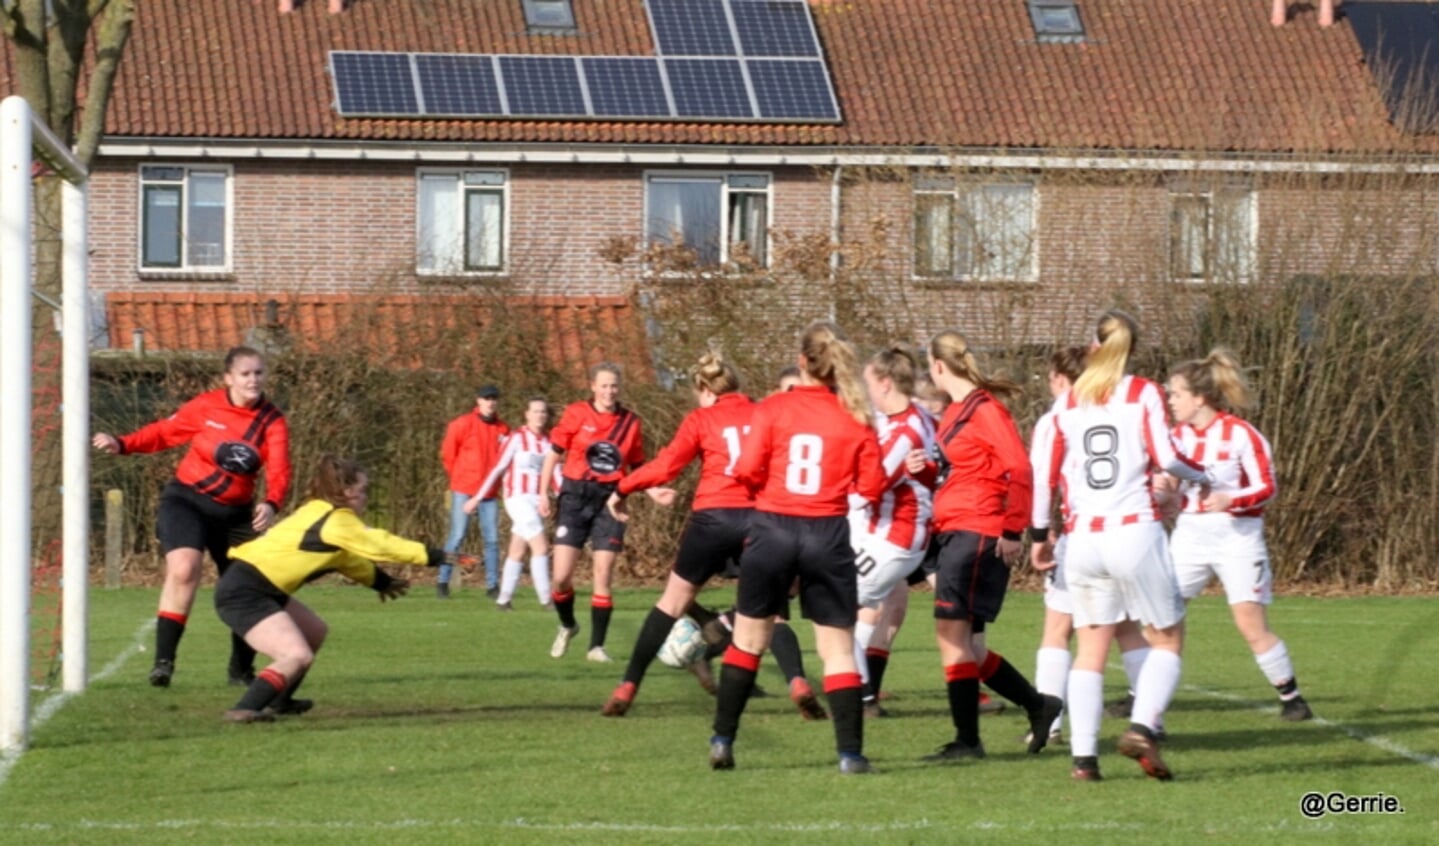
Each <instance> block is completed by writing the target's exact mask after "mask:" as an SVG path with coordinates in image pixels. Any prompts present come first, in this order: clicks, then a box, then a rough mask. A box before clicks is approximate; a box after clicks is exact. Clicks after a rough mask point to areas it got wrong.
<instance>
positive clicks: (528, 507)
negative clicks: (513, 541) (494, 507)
mask: <svg viewBox="0 0 1439 846" xmlns="http://www.w3.org/2000/svg"><path fill="white" fill-rule="evenodd" d="M505 513H506V514H508V515H510V531H511V532H514V533H515V534H517V535H519V536H520V537H522V538H524V539H525V540H530V539H532V538H536V537H538V536H540V535H543V534H544V533H545V518H543V517H541V516H540V495H539V494H515V495H513V496H508V497H505Z"/></svg>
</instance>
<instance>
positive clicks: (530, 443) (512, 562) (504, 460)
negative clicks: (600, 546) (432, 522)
mask: <svg viewBox="0 0 1439 846" xmlns="http://www.w3.org/2000/svg"><path fill="white" fill-rule="evenodd" d="M549 419H550V406H549V403H547V402H546V401H545V398H544V397H530V398H529V400H527V401H526V403H525V425H523V426H521V427H520V428H518V429H516V430H515V431H513V432H511V433H510V434H509V435H508V436H506V438H505V441H504V444H503V445H502V446H501V448H500V457H499V459H498V460H497V461H496V462H495V466H494V467H493V468H492V469H491V470H490V474H489V475H488V476H486V477H485V480H484V482H482V483H481V484H480V488H479V490H477V491H475V495H474V496H472V497H470V499H469V500H467V501H466V502H465V505H464V510H465V513H466V514H473V513H474V512H475V509H477V508H479V506H480V503H481V502H482V501H484V499H485V498H486V497H488V496H490V494H491V492H492V491H493V490H494V489H495V485H496V484H500V485H501V486H502V487H501V489H502V490H503V492H504V503H505V513H506V514H508V515H509V516H510V546H509V549H508V550H507V551H506V554H505V563H504V567H503V569H502V570H501V572H500V595H499V596H498V597H497V598H496V603H497V605H496V607H497V608H499V609H501V610H503V611H509V610H510V609H511V608H512V607H513V606H512V605H511V604H510V603H511V601H512V600H513V599H514V596H515V587H516V586H517V585H518V584H519V583H520V574H521V572H523V570H524V566H525V565H524V563H523V560H522V556H524V554H525V549H526V548H527V547H528V548H529V551H530V578H531V579H533V580H534V583H535V593H536V594H538V595H539V597H540V604H541V605H543V606H545V607H546V608H548V607H549V605H550V602H551V598H550V546H549V542H548V541H546V539H545V519H544V518H543V517H541V516H540V470H542V469H543V468H544V466H545V456H546V455H547V454H549V452H550V439H549V438H548V437H546V436H545V424H546V423H548V422H549Z"/></svg>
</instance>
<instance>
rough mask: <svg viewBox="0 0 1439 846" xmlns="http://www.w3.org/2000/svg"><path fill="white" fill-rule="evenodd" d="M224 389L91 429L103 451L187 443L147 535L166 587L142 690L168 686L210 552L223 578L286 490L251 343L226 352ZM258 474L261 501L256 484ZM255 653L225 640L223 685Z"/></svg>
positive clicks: (280, 442) (281, 435) (286, 457)
mask: <svg viewBox="0 0 1439 846" xmlns="http://www.w3.org/2000/svg"><path fill="white" fill-rule="evenodd" d="M224 382H225V387H223V388H220V389H217V390H214V391H209V392H207V393H203V394H201V395H199V396H198V397H195V398H194V399H192V400H190V401H189V402H187V403H185V404H184V405H182V406H180V409H179V410H178V411H176V412H175V413H174V414H173V415H171V416H170V417H167V418H165V419H164V420H157V421H156V422H154V423H151V424H149V425H147V426H144V427H142V428H140V429H137V430H136V431H134V432H132V433H130V434H128V435H121V436H119V437H116V436H114V435H111V434H108V433H105V432H100V433H97V434H96V435H95V437H94V439H93V443H94V445H95V448H96V449H100V450H103V451H105V452H108V453H110V454H111V455H123V454H126V453H143V452H159V451H161V450H166V449H170V448H172V447H177V446H179V445H181V444H188V445H189V447H190V448H189V450H187V451H186V452H185V455H184V457H183V458H181V459H180V464H179V466H178V467H176V468H175V478H174V479H173V480H172V481H171V482H170V483H169V484H167V485H166V486H165V489H164V491H163V492H162V493H161V494H160V507H159V516H158V518H157V520H156V527H155V528H156V534H157V535H158V536H159V539H160V548H161V549H162V550H163V551H164V553H165V585H164V587H163V588H161V590H160V610H159V614H158V619H157V621H156V626H155V665H154V667H153V668H152V669H151V670H150V684H152V685H154V686H155V687H169V686H170V678H171V676H173V675H174V673H175V655H176V652H177V650H178V648H179V646H180V638H181V636H182V635H184V634H185V624H186V623H187V622H188V620H189V616H190V608H191V606H193V605H194V604H195V590H196V589H197V588H198V587H199V585H200V574H201V572H202V569H203V566H204V562H205V551H206V550H209V552H210V558H211V559H213V560H214V562H215V567H216V568H217V569H218V570H219V571H220V574H221V575H224V573H225V570H226V569H227V568H228V567H229V566H230V556H229V549H230V546H231V545H233V544H236V543H239V542H241V541H244V540H248V539H249V538H251V537H254V536H255V535H256V534H258V533H260V532H263V531H264V530H265V529H267V528H269V526H270V524H272V523H273V522H274V521H275V515H276V514H277V513H279V511H280V507H281V506H282V505H283V504H284V502H285V496H286V495H287V494H288V493H289V491H290V429H289V426H288V425H287V424H286V423H285V415H284V414H282V413H281V412H280V409H278V408H276V407H275V406H274V404H273V403H271V402H270V401H269V400H267V399H265V391H264V388H265V360H264V358H263V357H262V356H261V355H260V353H259V351H257V350H254V349H251V348H250V347H235V348H233V349H231V350H230V351H229V352H228V353H226V355H225V372H224ZM261 471H264V474H265V500H264V501H263V502H261V503H259V504H258V505H257V504H256V503H255V485H256V480H257V478H258V477H259V475H260V472H261ZM254 661H255V650H253V649H251V648H250V647H249V646H248V645H247V644H246V643H245V641H244V639H243V638H241V637H240V636H239V635H234V636H232V637H231V643H230V668H229V672H230V683H231V684H240V685H243V684H249V683H250V680H251V678H253V676H254V674H255V666H254Z"/></svg>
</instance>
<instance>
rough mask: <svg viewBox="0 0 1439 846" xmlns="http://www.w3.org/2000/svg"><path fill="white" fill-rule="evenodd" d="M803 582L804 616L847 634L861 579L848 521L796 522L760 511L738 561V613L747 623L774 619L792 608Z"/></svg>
mask: <svg viewBox="0 0 1439 846" xmlns="http://www.w3.org/2000/svg"><path fill="white" fill-rule="evenodd" d="M795 577H798V578H799V604H800V612H801V613H802V614H803V615H804V616H805V617H808V618H809V619H810V620H812V621H813V622H814V623H815V624H817V625H821V626H834V627H837V628H849V627H851V626H853V625H854V623H855V619H856V617H857V615H858V613H859V586H858V578H859V576H858V574H857V573H856V571H855V564H854V548H853V547H851V546H850V545H849V519H848V518H847V517H846V516H845V515H839V516H835V517H792V516H790V515H787V514H771V513H769V512H765V511H756V512H755V513H754V517H753V518H751V520H750V530H749V538H748V539H747V540H746V541H745V548H744V555H743V556H741V557H740V569H739V587H738V588H737V590H736V596H735V607H736V608H737V609H738V610H739V613H741V614H743V615H745V616H746V617H760V618H763V617H770V616H773V615H775V614H779V613H782V612H784V611H786V610H787V609H788V607H789V588H790V585H791V584H792V583H793V582H794V580H795Z"/></svg>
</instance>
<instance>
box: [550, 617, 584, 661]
mask: <svg viewBox="0 0 1439 846" xmlns="http://www.w3.org/2000/svg"><path fill="white" fill-rule="evenodd" d="M579 633H580V626H579V624H578V623H576V624H575V625H573V626H560V631H559V634H557V635H555V642H554V643H553V644H551V645H550V657H551V658H563V657H565V653H566V652H568V651H569V649H570V641H572V640H574V639H575V635H577V634H579Z"/></svg>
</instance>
